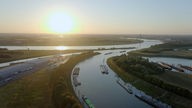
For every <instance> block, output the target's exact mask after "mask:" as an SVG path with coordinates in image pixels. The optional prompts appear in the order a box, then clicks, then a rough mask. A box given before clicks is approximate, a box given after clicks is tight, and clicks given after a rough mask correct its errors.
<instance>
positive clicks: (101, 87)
mask: <svg viewBox="0 0 192 108" xmlns="http://www.w3.org/2000/svg"><path fill="white" fill-rule="evenodd" d="M160 43H161V42H160V41H156V40H145V41H144V42H143V43H141V44H134V45H127V47H128V46H129V47H130V46H131V47H137V49H142V48H148V47H150V46H151V45H155V44H160ZM133 50H136V49H127V50H108V51H100V53H101V54H100V55H97V56H94V57H92V58H90V59H88V60H85V61H83V62H81V63H79V64H78V65H76V67H80V74H79V76H78V81H80V82H81V85H80V86H77V87H74V89H75V91H76V94H77V96H78V97H79V99H80V100H81V101H82V99H81V96H82V95H86V96H87V97H88V98H89V99H90V100H91V102H92V104H93V105H94V106H95V107H96V108H151V106H150V105H148V104H146V103H145V102H143V101H141V100H139V99H138V98H136V97H135V96H134V95H132V94H129V93H128V92H127V91H126V90H125V89H123V88H122V87H121V86H120V85H119V84H118V83H117V82H116V81H117V79H118V78H117V75H116V74H115V72H113V71H112V70H111V69H110V68H109V67H108V69H109V74H107V75H105V74H102V73H101V70H100V65H101V64H106V60H107V58H109V57H112V56H117V55H121V54H123V53H124V54H126V53H127V52H129V51H133ZM120 51H126V52H123V53H122V52H120ZM110 52H112V54H108V55H105V54H106V53H110Z"/></svg>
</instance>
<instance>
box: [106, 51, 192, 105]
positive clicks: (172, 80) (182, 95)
mask: <svg viewBox="0 0 192 108" xmlns="http://www.w3.org/2000/svg"><path fill="white" fill-rule="evenodd" d="M107 63H108V65H109V66H110V68H112V69H113V70H114V71H115V72H116V73H117V74H118V76H119V77H120V78H122V79H123V80H124V81H125V82H129V83H131V84H132V85H134V86H135V87H136V88H138V89H140V90H142V91H144V92H145V93H146V94H149V95H151V96H153V97H154V98H157V99H160V100H161V101H163V102H165V103H168V104H170V105H172V106H173V107H174V108H191V106H192V99H191V98H192V97H191V96H192V95H191V93H192V88H191V85H192V79H191V78H192V76H189V75H184V74H181V73H173V72H170V71H165V70H162V69H160V68H159V67H158V66H157V65H156V64H152V63H149V62H148V60H145V59H142V58H140V57H139V58H137V57H136V58H135V57H133V56H128V57H127V56H125V55H122V56H117V57H113V58H110V59H108V61H107Z"/></svg>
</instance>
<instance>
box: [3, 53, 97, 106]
mask: <svg viewBox="0 0 192 108" xmlns="http://www.w3.org/2000/svg"><path fill="white" fill-rule="evenodd" d="M96 54H98V53H93V52H88V53H83V54H80V55H77V56H73V57H71V58H70V59H69V61H68V62H66V63H65V64H62V65H60V66H59V67H58V68H56V69H53V70H50V69H49V67H47V68H45V69H42V70H40V71H38V72H35V73H32V74H30V75H27V76H25V77H23V78H21V79H18V80H16V81H13V82H11V83H9V84H7V85H5V86H3V87H1V88H0V102H1V103H0V107H2V108H82V105H81V104H80V102H79V100H78V99H77V97H76V95H75V93H74V91H73V88H72V84H71V72H72V69H73V68H74V66H75V65H76V64H77V63H79V62H81V61H83V60H85V59H88V58H90V57H92V56H94V55H96Z"/></svg>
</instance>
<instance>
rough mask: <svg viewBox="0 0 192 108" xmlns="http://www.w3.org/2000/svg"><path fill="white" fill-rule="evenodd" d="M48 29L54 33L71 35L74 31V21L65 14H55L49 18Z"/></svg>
mask: <svg viewBox="0 0 192 108" xmlns="http://www.w3.org/2000/svg"><path fill="white" fill-rule="evenodd" d="M47 28H48V29H49V31H50V32H54V33H69V32H72V31H73V29H74V20H73V18H72V17H71V16H70V15H68V14H66V13H64V12H55V13H53V14H51V15H50V16H49V17H48V20H47Z"/></svg>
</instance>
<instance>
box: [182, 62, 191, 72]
mask: <svg viewBox="0 0 192 108" xmlns="http://www.w3.org/2000/svg"><path fill="white" fill-rule="evenodd" d="M179 66H180V67H181V68H184V69H187V70H189V71H192V67H190V66H185V65H181V64H179Z"/></svg>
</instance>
